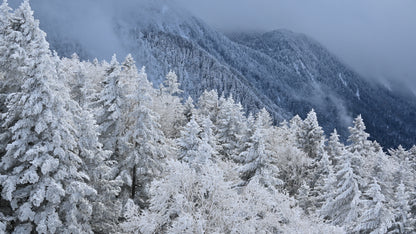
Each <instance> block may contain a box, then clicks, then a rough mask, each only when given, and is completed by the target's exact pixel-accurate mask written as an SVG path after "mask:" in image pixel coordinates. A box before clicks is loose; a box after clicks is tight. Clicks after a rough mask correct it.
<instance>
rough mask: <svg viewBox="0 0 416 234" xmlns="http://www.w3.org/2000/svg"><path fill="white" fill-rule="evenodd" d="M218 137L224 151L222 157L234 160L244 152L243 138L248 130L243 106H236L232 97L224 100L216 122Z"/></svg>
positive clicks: (221, 152) (221, 153)
mask: <svg viewBox="0 0 416 234" xmlns="http://www.w3.org/2000/svg"><path fill="white" fill-rule="evenodd" d="M216 127H217V137H218V141H219V142H220V145H221V146H222V149H221V151H220V155H221V156H222V157H224V158H225V159H234V158H236V156H237V155H239V154H240V153H241V152H242V150H243V145H244V144H243V143H242V142H241V140H242V137H243V136H244V134H245V131H246V130H247V126H246V124H245V117H244V115H243V112H242V106H241V104H235V103H234V100H233V98H232V97H229V98H228V99H223V100H222V103H221V105H220V109H219V112H218V116H217V121H216Z"/></svg>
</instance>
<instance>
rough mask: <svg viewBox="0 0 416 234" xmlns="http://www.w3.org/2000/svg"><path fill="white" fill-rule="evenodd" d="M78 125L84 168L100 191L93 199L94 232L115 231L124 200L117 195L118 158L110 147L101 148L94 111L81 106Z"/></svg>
mask: <svg viewBox="0 0 416 234" xmlns="http://www.w3.org/2000/svg"><path fill="white" fill-rule="evenodd" d="M76 124H77V126H78V136H77V137H78V141H77V144H78V147H79V155H80V157H81V158H82V159H83V160H84V162H85V165H84V169H85V171H86V172H87V173H88V177H89V181H88V184H89V185H91V186H92V187H93V188H94V189H95V190H96V191H97V195H96V196H94V197H93V199H92V202H91V203H92V209H93V210H92V211H93V214H94V215H92V217H91V221H90V222H91V226H92V229H93V231H94V232H103V231H106V232H116V231H117V230H116V229H115V228H116V227H117V222H118V219H119V218H120V217H121V202H120V201H119V200H118V199H117V196H118V195H119V193H120V186H121V181H118V180H116V179H115V175H116V172H117V171H116V167H115V165H116V162H114V161H112V160H109V158H110V156H111V151H105V150H103V149H102V144H101V143H100V142H99V141H98V126H97V125H96V122H95V120H94V118H93V114H92V113H91V112H90V111H88V109H87V108H85V109H82V110H79V113H77V117H76Z"/></svg>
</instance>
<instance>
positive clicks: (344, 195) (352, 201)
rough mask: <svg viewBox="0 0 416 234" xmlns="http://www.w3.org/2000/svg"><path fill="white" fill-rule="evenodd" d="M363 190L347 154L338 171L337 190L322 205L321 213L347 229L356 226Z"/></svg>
mask: <svg viewBox="0 0 416 234" xmlns="http://www.w3.org/2000/svg"><path fill="white" fill-rule="evenodd" d="M360 196H361V192H360V190H359V188H358V182H357V179H356V176H355V175H354V172H353V170H352V167H351V163H350V159H349V158H348V156H346V158H345V160H343V162H342V166H341V167H340V169H339V170H338V171H337V172H336V187H335V191H334V193H333V195H332V197H330V198H329V199H328V200H327V201H326V202H325V203H324V204H323V206H322V208H321V210H320V214H321V216H322V217H323V218H325V219H329V220H330V221H331V223H333V224H335V225H340V226H343V227H345V228H346V229H348V228H350V226H354V224H355V222H356V220H357V218H358V216H359V214H360V209H361V206H362V204H361V203H362V202H361V200H360Z"/></svg>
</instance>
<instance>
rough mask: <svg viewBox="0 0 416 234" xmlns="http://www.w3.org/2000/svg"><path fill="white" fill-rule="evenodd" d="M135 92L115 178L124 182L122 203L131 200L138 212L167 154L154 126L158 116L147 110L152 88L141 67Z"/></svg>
mask: <svg viewBox="0 0 416 234" xmlns="http://www.w3.org/2000/svg"><path fill="white" fill-rule="evenodd" d="M136 82H137V87H138V90H137V91H136V94H135V95H134V98H135V101H134V105H133V109H132V112H131V113H130V114H129V121H128V123H129V124H128V126H127V127H128V128H127V130H126V133H125V135H124V137H123V141H124V142H126V145H127V147H126V153H125V155H124V156H123V158H122V161H120V165H119V168H120V175H119V178H120V179H122V180H123V181H124V186H123V188H122V190H123V191H122V192H123V194H124V197H125V199H127V198H130V199H133V200H134V201H135V202H136V203H137V204H139V205H140V207H141V208H143V207H146V206H147V201H148V191H147V189H148V185H149V183H150V181H151V180H152V178H153V177H155V176H157V175H158V174H159V173H160V171H161V168H162V160H163V158H164V157H165V156H166V154H167V148H166V145H165V144H166V143H165V142H166V139H165V136H164V135H163V132H162V131H161V129H160V125H159V124H158V116H157V115H156V113H155V112H153V111H152V110H151V109H150V108H149V106H150V105H151V103H152V97H151V95H150V92H151V91H152V89H153V88H152V85H151V83H150V82H149V81H148V80H147V75H146V72H145V69H144V67H143V68H142V69H141V71H140V72H139V74H138V77H137V79H136Z"/></svg>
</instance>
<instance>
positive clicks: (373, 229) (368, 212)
mask: <svg viewBox="0 0 416 234" xmlns="http://www.w3.org/2000/svg"><path fill="white" fill-rule="evenodd" d="M364 195H365V196H366V197H367V198H368V200H365V201H363V202H364V206H365V208H364V212H363V214H362V215H361V216H360V218H359V220H358V222H357V226H356V227H355V228H354V229H353V231H354V232H359V233H374V234H376V233H380V234H382V233H386V232H387V229H388V228H389V227H390V226H391V225H392V220H393V217H392V214H391V213H390V211H389V210H388V209H387V207H385V202H386V198H385V197H384V195H383V194H382V193H381V188H380V185H379V184H378V182H377V180H376V179H374V180H373V183H371V184H370V186H369V189H368V191H366V192H365V194H364Z"/></svg>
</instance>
